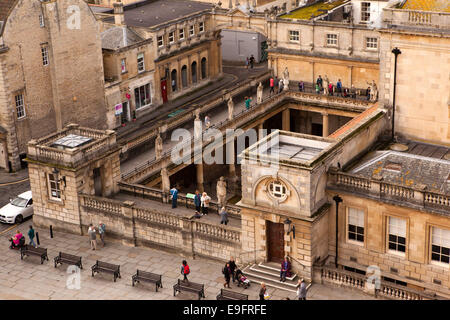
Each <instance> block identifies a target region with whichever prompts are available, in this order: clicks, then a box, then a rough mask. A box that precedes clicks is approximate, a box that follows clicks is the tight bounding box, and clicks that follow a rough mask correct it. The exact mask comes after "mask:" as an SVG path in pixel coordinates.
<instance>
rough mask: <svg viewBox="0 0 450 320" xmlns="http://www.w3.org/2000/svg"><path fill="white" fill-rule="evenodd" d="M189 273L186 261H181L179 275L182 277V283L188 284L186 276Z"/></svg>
mask: <svg viewBox="0 0 450 320" xmlns="http://www.w3.org/2000/svg"><path fill="white" fill-rule="evenodd" d="M189 273H191V271H190V270H189V265H188V264H187V261H186V260H183V262H182V266H181V274H182V275H183V276H184V278H183V281H186V282H189V280H188V278H187V275H188V274H189Z"/></svg>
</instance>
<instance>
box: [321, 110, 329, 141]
mask: <svg viewBox="0 0 450 320" xmlns="http://www.w3.org/2000/svg"><path fill="white" fill-rule="evenodd" d="M322 119H323V124H322V136H323V137H324V138H326V137H328V130H329V129H328V113H322Z"/></svg>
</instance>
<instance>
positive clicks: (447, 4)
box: [402, 0, 450, 13]
mask: <svg viewBox="0 0 450 320" xmlns="http://www.w3.org/2000/svg"><path fill="white" fill-rule="evenodd" d="M402 9H408V10H420V11H436V12H449V13H450V1H449V0H406V2H405V3H404V4H403V6H402Z"/></svg>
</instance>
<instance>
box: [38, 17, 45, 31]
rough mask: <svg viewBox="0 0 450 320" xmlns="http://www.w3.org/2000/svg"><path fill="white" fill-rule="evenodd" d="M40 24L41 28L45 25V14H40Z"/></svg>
mask: <svg viewBox="0 0 450 320" xmlns="http://www.w3.org/2000/svg"><path fill="white" fill-rule="evenodd" d="M39 25H40V27H41V28H43V27H45V21H44V15H43V14H40V15H39Z"/></svg>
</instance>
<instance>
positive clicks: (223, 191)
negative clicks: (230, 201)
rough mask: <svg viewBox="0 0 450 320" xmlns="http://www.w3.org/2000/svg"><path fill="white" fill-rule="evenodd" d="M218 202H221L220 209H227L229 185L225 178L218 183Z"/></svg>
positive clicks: (221, 178)
mask: <svg viewBox="0 0 450 320" xmlns="http://www.w3.org/2000/svg"><path fill="white" fill-rule="evenodd" d="M216 192H217V200H218V202H219V208H221V207H225V205H226V201H227V183H226V182H225V178H224V177H223V176H222V177H220V179H219V181H217V187H216Z"/></svg>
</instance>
